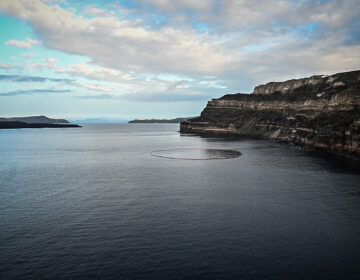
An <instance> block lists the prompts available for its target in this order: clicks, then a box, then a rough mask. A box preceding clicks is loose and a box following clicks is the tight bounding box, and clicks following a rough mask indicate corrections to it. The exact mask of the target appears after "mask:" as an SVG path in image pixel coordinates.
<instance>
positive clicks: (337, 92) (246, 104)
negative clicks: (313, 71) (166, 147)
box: [180, 71, 360, 157]
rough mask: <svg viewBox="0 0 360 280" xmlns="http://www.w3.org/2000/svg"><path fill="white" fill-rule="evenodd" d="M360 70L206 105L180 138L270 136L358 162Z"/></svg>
mask: <svg viewBox="0 0 360 280" xmlns="http://www.w3.org/2000/svg"><path fill="white" fill-rule="evenodd" d="M359 77H360V71H352V72H347V73H339V74H335V75H332V76H326V77H325V76H313V77H311V78H305V79H299V80H290V81H286V82H282V83H268V84H266V85H261V86H258V87H255V89H254V92H253V93H252V94H241V93H239V94H231V95H225V96H223V97H221V98H219V99H213V100H211V101H209V102H208V104H207V106H206V108H205V109H204V110H203V111H202V113H201V116H200V117H199V118H196V119H193V120H190V121H186V122H182V123H181V125H180V131H181V132H182V133H196V134H208V135H209V134H210V135H223V136H226V135H237V136H253V137H267V138H274V139H280V140H286V141H291V142H293V143H295V144H298V145H309V146H313V147H317V148H322V149H326V150H331V151H335V152H339V153H347V154H352V155H355V156H356V157H360V78H359Z"/></svg>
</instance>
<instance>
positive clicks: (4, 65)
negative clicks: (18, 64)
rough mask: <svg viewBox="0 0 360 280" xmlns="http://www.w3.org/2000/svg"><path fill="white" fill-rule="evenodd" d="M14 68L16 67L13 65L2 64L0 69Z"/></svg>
mask: <svg viewBox="0 0 360 280" xmlns="http://www.w3.org/2000/svg"><path fill="white" fill-rule="evenodd" d="M13 68H15V65H14V64H13V63H7V64H3V63H0V69H13Z"/></svg>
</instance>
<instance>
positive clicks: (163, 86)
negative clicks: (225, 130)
mask: <svg viewBox="0 0 360 280" xmlns="http://www.w3.org/2000/svg"><path fill="white" fill-rule="evenodd" d="M357 69H360V0H343V1H336V0H333V1H332V0H257V1H252V0H196V1H194V0H177V1H171V0H141V1H140V0H133V1H130V0H115V1H105V0H103V1H101V0H98V1H95V0H94V1H91V0H87V1H70V0H0V116H2V117H11V116H28V115H47V116H50V117H64V118H71V119H86V118H105V119H114V120H116V119H118V120H120V119H128V120H130V119H134V118H175V117H189V116H197V115H199V114H200V112H201V110H202V109H203V108H204V106H206V103H207V101H209V100H210V99H212V98H218V97H221V96H222V95H224V94H229V93H238V92H243V93H251V92H252V90H253V88H254V87H255V86H256V85H258V84H263V83H266V82H270V81H284V80H287V79H292V78H301V77H308V76H312V75H317V74H325V75H326V74H334V73H338V72H344V71H350V70H357Z"/></svg>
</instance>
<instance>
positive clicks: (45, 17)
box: [0, 0, 230, 74]
mask: <svg viewBox="0 0 360 280" xmlns="http://www.w3.org/2000/svg"><path fill="white" fill-rule="evenodd" d="M0 8H1V9H3V10H5V11H6V12H7V13H9V14H11V15H13V16H17V17H19V18H21V19H24V20H27V21H28V22H29V23H30V25H31V26H32V27H33V28H34V31H35V32H36V33H37V34H38V35H39V37H41V38H42V39H43V41H44V45H45V46H47V47H50V48H54V49H57V50H60V51H63V52H67V53H71V54H78V55H84V56H88V57H90V58H91V59H92V62H93V63H95V64H98V65H101V66H104V67H107V68H114V69H122V70H127V71H129V70H130V71H137V72H148V73H154V72H155V73H161V72H182V73H184V72H192V73H207V74H215V73H218V72H219V71H221V70H222V69H224V68H225V67H227V66H226V65H227V64H228V62H229V60H230V57H229V56H228V55H227V53H226V52H224V51H222V50H221V48H219V47H218V46H217V44H216V43H213V42H211V41H208V40H207V38H206V37H201V36H198V34H197V33H196V32H195V31H193V30H179V29H174V28H171V27H168V28H162V29H157V30H155V29H151V28H148V27H143V26H141V25H139V24H140V23H141V22H140V23H139V21H138V20H134V21H129V20H121V19H118V18H114V17H111V18H105V17H95V18H91V19H85V18H83V17H81V16H76V15H75V14H73V13H71V12H69V11H68V10H65V9H63V8H61V7H60V6H57V5H52V6H48V5H45V4H44V3H42V2H41V1H39V0H34V1H32V2H31V3H30V2H29V1H20V0H11V1H9V0H8V1H2V2H1V3H0Z"/></svg>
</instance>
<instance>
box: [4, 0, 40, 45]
mask: <svg viewBox="0 0 360 280" xmlns="http://www.w3.org/2000/svg"><path fill="white" fill-rule="evenodd" d="M0 7H1V6H0ZM40 44H41V42H39V41H36V40H33V39H31V38H27V39H26V40H25V41H18V40H9V41H6V42H5V45H7V46H16V47H19V48H23V49H31V47H32V45H40Z"/></svg>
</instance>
